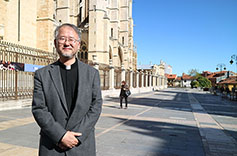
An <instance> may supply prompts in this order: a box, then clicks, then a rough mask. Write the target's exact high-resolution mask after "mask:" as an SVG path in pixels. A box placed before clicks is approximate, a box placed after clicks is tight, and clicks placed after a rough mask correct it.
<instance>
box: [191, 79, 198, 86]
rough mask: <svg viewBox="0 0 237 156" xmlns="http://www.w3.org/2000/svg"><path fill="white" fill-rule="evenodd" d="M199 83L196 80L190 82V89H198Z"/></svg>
mask: <svg viewBox="0 0 237 156" xmlns="http://www.w3.org/2000/svg"><path fill="white" fill-rule="evenodd" d="M199 85H200V84H199V82H198V81H197V80H193V81H192V82H191V86H192V88H197V87H199Z"/></svg>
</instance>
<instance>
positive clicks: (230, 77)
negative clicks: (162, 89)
mask: <svg viewBox="0 0 237 156" xmlns="http://www.w3.org/2000/svg"><path fill="white" fill-rule="evenodd" d="M201 75H202V76H203V77H206V78H207V79H209V80H210V81H211V85H212V87H228V88H229V90H231V89H232V88H233V87H234V86H236V87H237V78H236V74H235V73H234V72H231V71H218V72H210V71H203V72H202V73H201ZM166 77H167V85H168V86H172V87H191V82H192V81H193V80H195V77H193V76H190V75H187V74H185V73H183V74H182V76H177V75H176V74H166Z"/></svg>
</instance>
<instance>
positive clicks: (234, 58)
mask: <svg viewBox="0 0 237 156" xmlns="http://www.w3.org/2000/svg"><path fill="white" fill-rule="evenodd" d="M233 60H234V61H235V64H236V71H237V55H232V56H231V60H230V64H233V63H234V61H233ZM236 73H237V72H236ZM236 73H235V76H236ZM236 80H237V77H236Z"/></svg>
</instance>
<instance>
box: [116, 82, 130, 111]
mask: <svg viewBox="0 0 237 156" xmlns="http://www.w3.org/2000/svg"><path fill="white" fill-rule="evenodd" d="M130 94H131V93H130V90H129V87H128V85H127V84H126V82H125V81H122V83H121V91H120V95H119V97H120V109H122V108H123V98H124V99H125V109H127V108H128V96H129V95H130Z"/></svg>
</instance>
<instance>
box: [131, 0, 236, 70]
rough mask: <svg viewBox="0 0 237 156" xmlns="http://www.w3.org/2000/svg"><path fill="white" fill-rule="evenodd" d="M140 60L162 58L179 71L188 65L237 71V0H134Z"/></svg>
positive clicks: (145, 61)
mask: <svg viewBox="0 0 237 156" xmlns="http://www.w3.org/2000/svg"><path fill="white" fill-rule="evenodd" d="M133 20H134V25H135V26H134V43H135V44H136V47H137V53H138V60H137V63H138V65H139V64H150V62H151V63H152V64H159V63H160V60H163V61H164V62H166V63H167V64H169V65H171V66H172V67H173V73H174V74H178V75H181V74H182V73H183V72H185V73H188V71H189V70H190V69H197V70H199V72H202V71H206V70H208V71H212V72H215V71H217V70H216V67H217V65H218V64H222V63H223V64H225V65H226V68H227V70H231V71H234V72H236V70H237V69H236V65H235V62H234V64H233V65H230V63H229V61H230V59H231V56H232V55H234V54H236V55H237V0H146V1H143V0H133Z"/></svg>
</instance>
